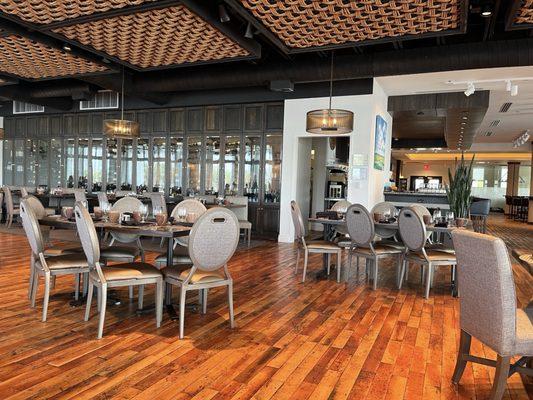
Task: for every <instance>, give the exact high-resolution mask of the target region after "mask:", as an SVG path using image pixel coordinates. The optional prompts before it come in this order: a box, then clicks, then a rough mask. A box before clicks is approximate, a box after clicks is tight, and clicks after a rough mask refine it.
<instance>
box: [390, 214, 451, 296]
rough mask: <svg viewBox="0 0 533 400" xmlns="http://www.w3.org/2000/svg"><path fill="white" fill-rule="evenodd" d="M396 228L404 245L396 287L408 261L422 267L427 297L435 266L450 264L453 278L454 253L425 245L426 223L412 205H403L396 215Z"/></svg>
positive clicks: (401, 278) (400, 285)
mask: <svg viewBox="0 0 533 400" xmlns="http://www.w3.org/2000/svg"><path fill="white" fill-rule="evenodd" d="M398 230H399V231H400V236H401V238H402V241H403V243H404V245H405V247H406V254H405V256H404V261H403V264H402V268H401V274H400V280H399V282H398V288H399V289H401V287H402V282H403V278H404V276H405V274H406V271H407V269H408V268H409V262H413V263H415V264H419V265H420V266H421V267H422V277H424V276H425V279H426V290H425V296H424V297H425V298H426V299H427V298H429V291H430V288H431V284H432V281H433V276H434V273H435V267H440V266H450V267H451V269H452V279H455V267H456V264H457V261H456V258H455V254H453V253H452V252H449V251H445V250H439V249H435V248H431V247H427V248H426V246H427V231H426V225H425V224H424V221H423V220H422V216H421V215H420V214H418V213H417V211H416V210H415V209H414V208H413V207H404V208H402V210H401V211H400V215H399V217H398Z"/></svg>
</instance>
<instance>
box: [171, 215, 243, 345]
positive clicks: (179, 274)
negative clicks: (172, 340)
mask: <svg viewBox="0 0 533 400" xmlns="http://www.w3.org/2000/svg"><path fill="white" fill-rule="evenodd" d="M238 243H239V221H238V220H237V217H236V216H235V214H234V213H233V212H231V211H230V210H228V209H225V208H222V207H215V208H212V209H210V210H209V211H207V212H205V213H204V214H202V216H201V217H200V218H199V219H198V220H197V221H196V222H195V223H194V225H193V227H192V229H191V233H190V234H189V244H188V247H189V255H190V257H191V260H192V267H191V268H189V269H186V270H183V269H182V268H178V267H169V268H165V269H163V274H164V275H165V282H166V283H167V285H177V286H179V287H180V339H181V338H183V331H184V318H185V301H186V295H187V292H188V291H191V290H199V291H200V297H201V298H202V312H203V313H204V314H205V312H206V308H207V291H208V289H211V288H215V287H220V286H227V287H228V306H229V320H230V325H231V327H232V328H233V325H234V322H233V279H232V278H231V275H230V273H229V271H228V264H227V263H228V261H229V260H230V258H231V257H232V256H233V254H234V253H235V249H236V248H237V244H238ZM169 292H171V291H170V290H169V291H167V293H169ZM168 300H169V299H168V298H167V301H168Z"/></svg>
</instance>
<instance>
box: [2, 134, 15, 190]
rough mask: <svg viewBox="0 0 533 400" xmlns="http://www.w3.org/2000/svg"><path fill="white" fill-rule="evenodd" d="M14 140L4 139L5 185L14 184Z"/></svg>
mask: <svg viewBox="0 0 533 400" xmlns="http://www.w3.org/2000/svg"><path fill="white" fill-rule="evenodd" d="M13 143H14V142H13V140H4V159H3V163H4V168H3V172H4V180H3V183H4V185H13Z"/></svg>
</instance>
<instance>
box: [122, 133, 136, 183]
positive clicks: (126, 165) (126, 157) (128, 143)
mask: <svg viewBox="0 0 533 400" xmlns="http://www.w3.org/2000/svg"><path fill="white" fill-rule="evenodd" d="M132 178H133V140H132V139H122V146H120V189H121V190H132Z"/></svg>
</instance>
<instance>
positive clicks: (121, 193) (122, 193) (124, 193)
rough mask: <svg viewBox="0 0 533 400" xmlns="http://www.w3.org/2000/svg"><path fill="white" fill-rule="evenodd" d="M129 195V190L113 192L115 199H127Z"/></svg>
mask: <svg viewBox="0 0 533 400" xmlns="http://www.w3.org/2000/svg"><path fill="white" fill-rule="evenodd" d="M131 193H132V191H131V190H115V196H116V197H128V196H129V195H130V194H131Z"/></svg>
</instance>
